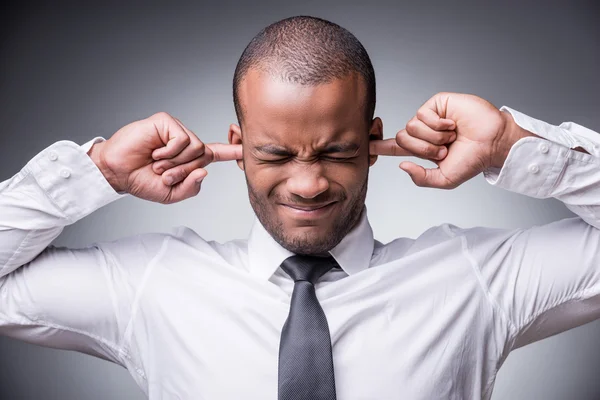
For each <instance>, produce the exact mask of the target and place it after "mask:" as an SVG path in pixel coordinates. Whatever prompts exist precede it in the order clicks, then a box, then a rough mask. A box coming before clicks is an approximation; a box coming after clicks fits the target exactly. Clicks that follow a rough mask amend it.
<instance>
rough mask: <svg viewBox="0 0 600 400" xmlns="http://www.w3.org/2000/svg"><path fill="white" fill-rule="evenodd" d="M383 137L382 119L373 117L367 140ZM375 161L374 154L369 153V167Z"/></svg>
mask: <svg viewBox="0 0 600 400" xmlns="http://www.w3.org/2000/svg"><path fill="white" fill-rule="evenodd" d="M382 139H383V121H382V120H381V118H379V117H375V118H373V121H371V127H370V128H369V141H371V140H382ZM375 161H377V156H376V155H369V167H371V166H372V165H373V164H375Z"/></svg>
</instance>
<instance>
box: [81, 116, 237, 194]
mask: <svg viewBox="0 0 600 400" xmlns="http://www.w3.org/2000/svg"><path fill="white" fill-rule="evenodd" d="M88 154H89V156H90V158H91V159H92V160H93V161H94V163H96V166H98V168H99V169H100V171H101V172H102V174H103V175H104V177H105V178H106V180H107V181H108V182H109V183H110V185H111V186H112V187H113V189H114V190H115V191H117V192H120V193H123V192H126V193H129V194H132V195H133V196H135V197H139V198H141V199H145V200H150V201H154V202H158V203H163V204H171V203H176V202H178V201H181V200H185V199H187V198H189V197H193V196H196V195H197V194H198V192H199V191H200V185H201V182H202V180H203V179H204V177H205V176H206V175H207V172H206V170H205V169H204V167H206V166H207V165H208V164H210V163H211V162H214V161H228V160H241V159H242V145H230V144H222V143H213V144H204V143H203V142H202V141H201V140H200V139H198V137H197V136H196V135H195V134H194V133H193V132H192V131H190V130H189V129H187V128H186V127H185V126H184V125H183V124H182V123H181V121H179V120H178V119H176V118H174V117H172V116H170V115H169V114H167V113H163V112H161V113H157V114H154V115H152V116H151V117H150V118H146V119H143V120H141V121H136V122H132V123H130V124H128V125H126V126H124V127H123V128H121V129H119V130H118V131H117V132H116V133H115V134H114V135H113V136H112V137H111V138H110V139H108V140H107V141H104V142H100V143H96V144H95V145H93V146H92V148H91V149H90V151H89V152H88Z"/></svg>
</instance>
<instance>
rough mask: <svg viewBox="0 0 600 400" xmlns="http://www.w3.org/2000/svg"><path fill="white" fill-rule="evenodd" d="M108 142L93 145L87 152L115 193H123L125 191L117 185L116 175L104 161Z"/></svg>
mask: <svg viewBox="0 0 600 400" xmlns="http://www.w3.org/2000/svg"><path fill="white" fill-rule="evenodd" d="M105 145H106V142H99V143H95V144H93V145H92V147H91V148H90V149H89V151H88V152H87V154H88V156H89V157H90V158H91V159H92V161H93V162H94V164H96V167H98V169H99V170H100V172H101V173H102V175H103V176H104V179H106V181H107V182H108V183H109V184H110V186H112V188H113V189H114V190H115V192H119V193H121V192H123V189H122V188H121V187H119V185H118V184H117V179H116V176H115V174H114V173H113V172H112V171H111V169H110V168H109V167H108V166H107V165H106V161H105V159H104V153H103V150H104V146H105Z"/></svg>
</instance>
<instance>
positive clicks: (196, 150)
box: [152, 118, 210, 174]
mask: <svg viewBox="0 0 600 400" xmlns="http://www.w3.org/2000/svg"><path fill="white" fill-rule="evenodd" d="M174 120H175V122H176V123H177V124H179V126H180V127H181V129H182V130H184V131H185V133H186V134H187V135H188V137H189V138H190V142H189V144H188V145H187V146H186V148H185V149H184V150H183V151H181V152H180V153H179V154H178V155H176V156H175V157H172V158H168V159H163V160H160V161H157V162H155V163H154V164H153V165H152V170H153V171H154V172H155V173H157V174H162V173H163V172H164V171H166V170H168V169H171V168H174V167H176V166H178V165H182V164H185V163H188V162H189V161H191V160H194V159H196V158H198V157H201V156H202V155H204V153H205V151H206V147H205V144H204V143H203V142H202V141H201V140H200V139H198V136H196V134H195V133H194V132H192V131H191V130H189V129H188V128H186V127H185V126H184V125H183V124H182V123H181V121H179V120H178V119H177V118H174ZM208 163H210V160H207V162H206V163H205V164H203V165H200V167H205V166H206V165H207V164H208Z"/></svg>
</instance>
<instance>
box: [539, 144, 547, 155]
mask: <svg viewBox="0 0 600 400" xmlns="http://www.w3.org/2000/svg"><path fill="white" fill-rule="evenodd" d="M540 151H541V152H542V153H543V154H546V153H547V152H548V145H547V144H546V143H542V144H540Z"/></svg>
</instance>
